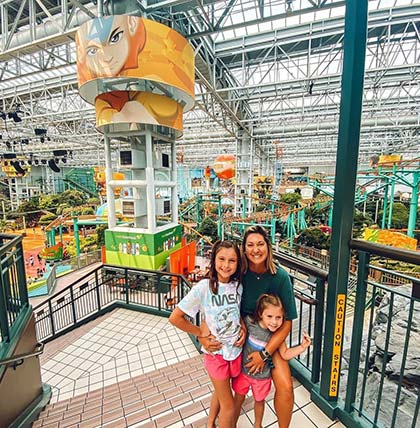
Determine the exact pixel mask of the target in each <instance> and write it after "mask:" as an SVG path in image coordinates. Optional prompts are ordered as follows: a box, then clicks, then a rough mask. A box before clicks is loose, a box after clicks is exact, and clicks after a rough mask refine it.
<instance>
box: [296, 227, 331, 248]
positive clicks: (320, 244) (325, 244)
mask: <svg viewBox="0 0 420 428" xmlns="http://www.w3.org/2000/svg"><path fill="white" fill-rule="evenodd" d="M298 243H299V244H302V245H306V246H308V247H314V248H318V249H320V250H322V249H327V250H328V249H329V248H330V244H331V237H330V235H327V234H325V233H323V232H322V230H321V229H317V228H312V229H305V230H304V231H303V232H302V233H301V234H300V235H299V237H298Z"/></svg>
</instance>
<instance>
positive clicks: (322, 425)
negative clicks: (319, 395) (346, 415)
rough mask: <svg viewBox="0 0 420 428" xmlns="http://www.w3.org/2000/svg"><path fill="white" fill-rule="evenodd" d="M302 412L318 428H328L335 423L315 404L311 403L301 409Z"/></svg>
mask: <svg viewBox="0 0 420 428" xmlns="http://www.w3.org/2000/svg"><path fill="white" fill-rule="evenodd" d="M301 410H302V412H303V413H305V415H306V416H307V417H308V418H309V419H310V420H311V421H312V422H313V423H314V424H315V425H316V426H317V427H318V428H328V427H329V426H331V424H333V423H334V421H332V420H331V419H330V418H329V417H328V416H327V415H326V414H325V413H324V412H323V411H322V410H321V409H320V408H319V407H317V406H316V405H315V404H314V403H309V404H307V405H306V406H304V407H302V408H301Z"/></svg>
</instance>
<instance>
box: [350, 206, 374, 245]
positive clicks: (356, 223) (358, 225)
mask: <svg viewBox="0 0 420 428" xmlns="http://www.w3.org/2000/svg"><path fill="white" fill-rule="evenodd" d="M373 223H375V222H374V221H373V220H372V218H371V217H370V216H368V215H365V214H363V213H362V212H361V211H358V210H356V212H355V213H354V220H353V237H354V238H360V237H361V236H362V234H363V229H364V228H365V227H369V226H371V225H372V224H373Z"/></svg>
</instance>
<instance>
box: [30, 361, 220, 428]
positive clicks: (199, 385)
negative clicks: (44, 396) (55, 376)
mask: <svg viewBox="0 0 420 428" xmlns="http://www.w3.org/2000/svg"><path fill="white" fill-rule="evenodd" d="M211 390H212V387H211V382H210V379H209V378H208V376H207V373H206V372H205V370H204V365H203V361H202V357H201V356H195V357H193V358H190V359H188V360H184V361H182V362H179V363H176V364H173V365H171V366H167V367H164V368H161V369H158V370H155V371H152V372H149V373H147V374H144V375H140V376H137V377H135V378H131V379H127V380H125V381H122V382H120V383H116V384H113V385H109V386H106V387H104V388H102V389H98V390H95V391H92V392H88V393H86V394H82V395H79V396H76V397H73V398H70V399H68V400H65V401H59V402H57V403H54V404H49V405H47V406H46V407H45V409H44V410H43V411H42V412H41V413H40V415H39V417H38V420H37V421H35V422H34V424H33V428H38V427H48V428H53V427H57V428H64V427H72V428H76V427H77V428H94V427H109V428H111V427H118V428H119V427H131V426H136V427H137V426H138V427H147V428H149V427H156V428H164V427H170V426H189V427H193V426H194V427H200V426H205V421H206V419H207V413H206V410H207V409H208V408H209V406H210V397H211Z"/></svg>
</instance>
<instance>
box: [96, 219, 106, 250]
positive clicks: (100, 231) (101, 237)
mask: <svg viewBox="0 0 420 428" xmlns="http://www.w3.org/2000/svg"><path fill="white" fill-rule="evenodd" d="M107 229H108V225H107V224H100V225H99V226H97V227H96V233H97V236H98V247H103V246H104V245H105V230H107Z"/></svg>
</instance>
